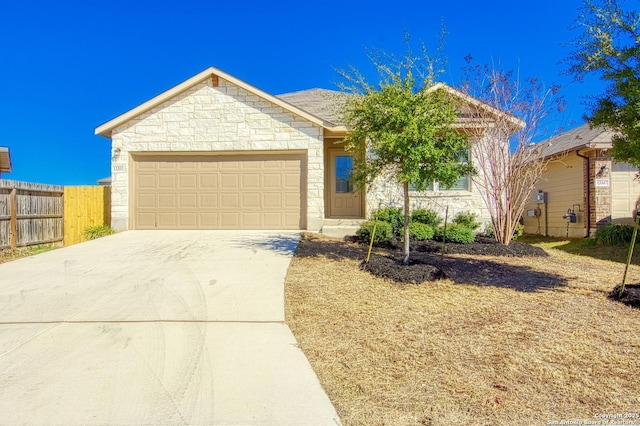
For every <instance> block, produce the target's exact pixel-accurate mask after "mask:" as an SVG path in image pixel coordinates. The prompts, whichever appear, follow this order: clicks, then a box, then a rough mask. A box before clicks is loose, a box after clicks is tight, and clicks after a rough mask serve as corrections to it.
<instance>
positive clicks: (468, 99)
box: [427, 83, 527, 129]
mask: <svg viewBox="0 0 640 426" xmlns="http://www.w3.org/2000/svg"><path fill="white" fill-rule="evenodd" d="M436 90H445V91H446V92H447V93H449V94H451V95H453V96H455V97H457V98H459V99H460V100H462V101H464V102H465V103H467V104H469V105H471V106H473V107H475V108H478V109H481V110H484V111H486V112H488V113H489V114H492V115H495V116H500V117H504V118H506V120H507V121H508V122H510V123H511V124H513V126H514V128H515V129H523V128H524V127H525V126H526V125H527V123H525V122H524V120H521V119H520V118H518V117H516V116H515V115H512V114H509V113H507V112H505V111H502V110H501V109H498V108H496V107H494V106H491V105H489V104H488V103H486V102H483V101H481V100H479V99H477V98H474V97H473V96H471V95H468V94H466V93H464V92H462V91H460V90H458V89H454V88H453V87H451V86H449V85H448V84H445V83H436V84H434V85H433V86H430V87H429V88H427V92H435V91H436ZM467 120H474V118H473V117H470V118H468V119H467ZM475 120H477V119H475Z"/></svg>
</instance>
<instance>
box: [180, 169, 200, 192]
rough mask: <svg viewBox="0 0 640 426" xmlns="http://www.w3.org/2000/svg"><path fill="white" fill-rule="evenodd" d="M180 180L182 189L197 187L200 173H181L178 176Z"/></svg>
mask: <svg viewBox="0 0 640 426" xmlns="http://www.w3.org/2000/svg"><path fill="white" fill-rule="evenodd" d="M178 180H179V181H180V189H197V188H198V175H196V174H195V173H188V174H184V173H182V174H180V175H179V177H178Z"/></svg>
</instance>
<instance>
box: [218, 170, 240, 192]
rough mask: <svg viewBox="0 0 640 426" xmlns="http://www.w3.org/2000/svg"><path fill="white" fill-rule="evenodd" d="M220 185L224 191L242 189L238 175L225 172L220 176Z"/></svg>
mask: <svg viewBox="0 0 640 426" xmlns="http://www.w3.org/2000/svg"><path fill="white" fill-rule="evenodd" d="M220 184H221V189H224V190H237V189H240V176H239V175H238V174H237V173H229V172H225V173H223V174H221V175H220Z"/></svg>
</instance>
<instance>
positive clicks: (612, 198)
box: [523, 124, 640, 238]
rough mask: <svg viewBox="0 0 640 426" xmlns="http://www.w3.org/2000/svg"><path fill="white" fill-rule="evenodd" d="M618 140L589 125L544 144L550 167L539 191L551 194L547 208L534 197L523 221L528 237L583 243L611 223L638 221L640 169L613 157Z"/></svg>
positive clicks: (611, 134)
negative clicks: (536, 235)
mask: <svg viewBox="0 0 640 426" xmlns="http://www.w3.org/2000/svg"><path fill="white" fill-rule="evenodd" d="M612 136H613V133H611V132H609V131H607V130H606V129H604V128H601V127H596V128H593V129H592V128H590V127H589V124H584V125H582V126H579V127H576V128H574V129H572V130H569V131H568V132H565V133H562V134H560V135H558V136H555V137H553V138H550V139H547V140H545V141H543V142H540V143H541V144H546V145H548V146H547V147H546V148H545V150H544V151H543V152H544V156H545V157H546V158H548V159H549V160H550V162H549V165H548V167H547V170H546V172H545V174H544V175H543V176H542V179H541V180H540V181H539V183H538V185H537V187H536V190H538V191H543V192H544V193H545V196H546V203H543V202H536V201H543V200H542V199H540V200H535V199H534V197H535V195H536V194H535V193H534V194H533V195H532V197H531V203H530V204H529V205H528V206H527V208H526V210H525V214H524V218H523V219H524V225H525V229H524V231H525V232H526V233H530V234H540V235H551V236H560V237H566V236H567V235H568V236H569V237H572V238H579V237H587V236H589V235H591V234H592V233H593V232H595V230H596V229H597V228H598V227H600V226H603V225H606V224H607V223H609V222H614V223H632V222H633V217H634V214H635V211H636V204H637V202H638V198H639V196H640V183H639V182H638V181H637V180H636V179H635V177H636V174H637V172H638V169H636V168H634V167H632V166H631V165H629V164H627V163H620V162H616V161H615V160H614V159H613V158H612V157H611V147H612V144H611V137H612ZM571 213H573V214H575V222H571V221H570V219H571ZM563 216H564V217H563Z"/></svg>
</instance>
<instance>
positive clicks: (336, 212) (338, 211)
mask: <svg viewBox="0 0 640 426" xmlns="http://www.w3.org/2000/svg"><path fill="white" fill-rule="evenodd" d="M352 168H353V156H352V155H349V154H348V153H346V152H345V151H344V150H342V149H332V150H329V173H330V176H329V186H330V190H329V198H330V200H329V209H330V212H329V214H330V216H331V217H333V218H361V217H362V196H361V192H360V191H356V190H355V188H354V187H353V182H352V180H351V169H352Z"/></svg>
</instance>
